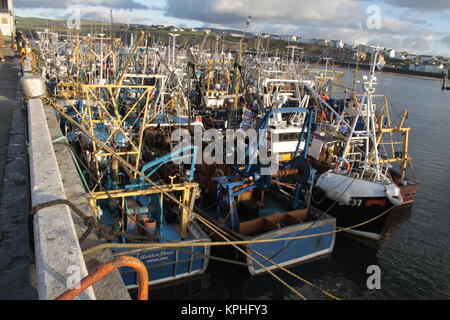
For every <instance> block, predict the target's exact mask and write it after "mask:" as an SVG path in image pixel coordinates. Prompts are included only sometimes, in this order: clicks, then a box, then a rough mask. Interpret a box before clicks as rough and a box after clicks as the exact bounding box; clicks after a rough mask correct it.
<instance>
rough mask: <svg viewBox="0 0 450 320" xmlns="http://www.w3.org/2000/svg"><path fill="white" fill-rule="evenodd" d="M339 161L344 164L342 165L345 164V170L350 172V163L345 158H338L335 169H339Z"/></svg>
mask: <svg viewBox="0 0 450 320" xmlns="http://www.w3.org/2000/svg"><path fill="white" fill-rule="evenodd" d="M341 163H343V164H344V166H345V172H350V163H349V162H348V161H347V160H345V159H342V158H341V159H338V161H337V162H336V166H335V168H336V169H341V167H342V166H341Z"/></svg>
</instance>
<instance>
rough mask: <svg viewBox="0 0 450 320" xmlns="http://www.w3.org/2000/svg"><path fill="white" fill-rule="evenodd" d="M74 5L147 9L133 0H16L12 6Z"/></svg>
mask: <svg viewBox="0 0 450 320" xmlns="http://www.w3.org/2000/svg"><path fill="white" fill-rule="evenodd" d="M76 5H80V6H81V5H89V6H102V7H106V8H111V9H127V10H134V9H148V6H146V5H145V4H142V3H140V2H138V1H135V0H32V1H30V0H16V1H14V6H15V7H16V8H19V9H35V8H55V9H60V8H68V7H70V6H76Z"/></svg>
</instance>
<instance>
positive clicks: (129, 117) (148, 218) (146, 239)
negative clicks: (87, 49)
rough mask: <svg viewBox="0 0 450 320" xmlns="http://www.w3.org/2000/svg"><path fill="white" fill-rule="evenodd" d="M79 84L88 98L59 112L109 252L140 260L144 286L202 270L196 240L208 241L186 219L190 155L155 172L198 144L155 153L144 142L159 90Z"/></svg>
mask: <svg viewBox="0 0 450 320" xmlns="http://www.w3.org/2000/svg"><path fill="white" fill-rule="evenodd" d="M81 88H82V90H83V93H84V97H85V98H86V99H83V100H80V101H78V102H77V103H75V104H69V105H67V107H66V110H60V113H61V115H62V116H64V118H65V120H66V122H65V131H66V132H67V133H68V138H69V140H70V141H71V144H72V145H73V146H74V149H75V150H78V152H79V157H80V158H81V160H82V162H83V163H84V166H83V167H85V168H86V170H85V171H84V173H85V176H84V179H85V181H86V182H87V188H88V190H89V193H88V199H89V201H90V204H91V207H92V208H93V210H94V213H95V215H96V217H97V218H98V221H99V222H100V224H101V225H102V226H106V227H109V230H111V232H110V234H109V235H108V236H107V239H108V241H109V242H110V243H111V250H112V251H113V255H114V256H121V255H127V256H133V257H136V258H138V259H140V260H141V261H142V262H143V263H144V264H145V266H146V267H147V269H148V274H149V284H159V283H163V282H167V281H171V280H175V279H180V278H184V277H191V276H195V275H199V274H202V273H203V272H204V271H205V270H206V268H207V265H208V261H209V246H196V243H207V242H209V241H210V239H209V237H208V236H207V235H206V233H205V232H204V231H203V230H202V229H201V228H200V226H199V224H198V222H197V221H196V219H195V218H193V217H192V216H191V210H192V208H193V206H194V201H195V199H196V197H198V195H199V192H200V190H199V186H198V184H197V183H195V182H193V177H194V172H195V160H192V159H191V160H190V163H192V165H191V166H190V167H186V168H184V167H180V166H178V167H177V168H176V171H175V172H173V175H172V174H168V175H162V176H161V175H160V169H161V168H162V167H164V166H168V164H169V163H172V161H175V160H182V159H184V158H185V157H192V158H193V159H195V157H196V148H195V147H187V148H184V149H180V150H178V151H173V152H169V153H166V154H154V153H152V152H151V151H150V150H148V148H147V147H146V146H145V143H144V141H145V140H146V136H145V135H146V128H147V127H152V122H153V121H157V120H155V119H156V118H157V117H156V115H157V114H154V112H158V108H157V107H156V106H157V104H158V101H159V98H158V97H159V95H158V94H157V93H161V91H160V90H159V89H161V88H160V87H154V86H138V85H96V84H94V85H81ZM162 96H163V95H162ZM162 96H161V98H162ZM69 111H70V112H69ZM159 121H162V120H161V119H159ZM187 149H189V150H187ZM188 151H189V152H188ZM165 245H169V247H166V246H165ZM120 272H121V275H122V278H123V281H124V283H125V285H126V286H127V287H128V288H135V287H137V286H138V280H137V273H136V272H135V271H134V270H133V269H131V268H123V269H121V270H120Z"/></svg>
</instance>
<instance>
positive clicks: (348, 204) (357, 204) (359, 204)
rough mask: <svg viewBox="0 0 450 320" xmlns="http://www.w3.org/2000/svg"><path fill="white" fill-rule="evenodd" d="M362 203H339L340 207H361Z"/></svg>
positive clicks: (353, 200) (354, 200) (356, 201)
mask: <svg viewBox="0 0 450 320" xmlns="http://www.w3.org/2000/svg"><path fill="white" fill-rule="evenodd" d="M362 203H363V200H362V199H351V200H350V201H349V202H348V203H344V202H339V205H340V206H351V207H361V205H362Z"/></svg>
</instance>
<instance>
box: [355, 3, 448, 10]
mask: <svg viewBox="0 0 450 320" xmlns="http://www.w3.org/2000/svg"><path fill="white" fill-rule="evenodd" d="M359 1H361V2H367V3H370V4H377V2H384V3H387V4H390V5H393V6H397V7H402V8H410V9H420V10H427V11H435V10H446V9H450V0H378V1H373V0H359Z"/></svg>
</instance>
